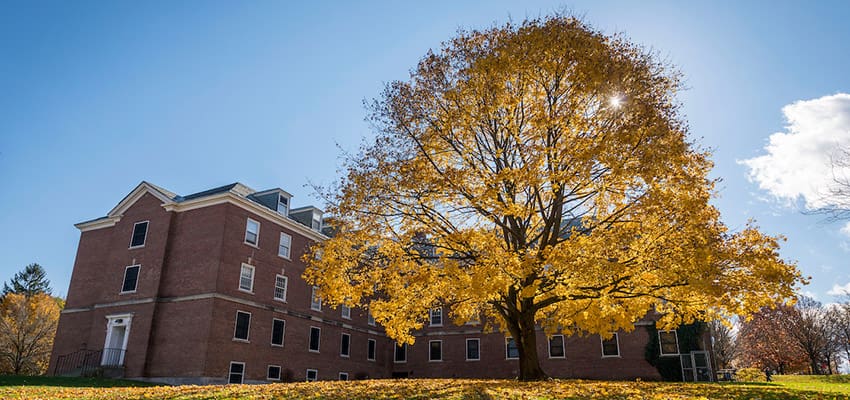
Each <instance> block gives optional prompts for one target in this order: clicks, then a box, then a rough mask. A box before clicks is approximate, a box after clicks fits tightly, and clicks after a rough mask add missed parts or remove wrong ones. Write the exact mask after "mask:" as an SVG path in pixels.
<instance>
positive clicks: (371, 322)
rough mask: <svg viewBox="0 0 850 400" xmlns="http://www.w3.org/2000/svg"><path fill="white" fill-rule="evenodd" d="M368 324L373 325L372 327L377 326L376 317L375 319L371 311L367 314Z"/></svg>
mask: <svg viewBox="0 0 850 400" xmlns="http://www.w3.org/2000/svg"><path fill="white" fill-rule="evenodd" d="M367 311H368V310H367ZM366 323H367V324H369V325H371V326H375V317H373V316H372V312H371V311H369V312H368V313H367V314H366Z"/></svg>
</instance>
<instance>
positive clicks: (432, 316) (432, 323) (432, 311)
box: [428, 307, 443, 326]
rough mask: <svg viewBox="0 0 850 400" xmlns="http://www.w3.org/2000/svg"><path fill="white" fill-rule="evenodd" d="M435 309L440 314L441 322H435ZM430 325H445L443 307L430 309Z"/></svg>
mask: <svg viewBox="0 0 850 400" xmlns="http://www.w3.org/2000/svg"><path fill="white" fill-rule="evenodd" d="M435 311H437V312H438V314H439V315H440V322H438V323H436V324H435V323H434V314H435ZM428 326H443V307H436V308H432V309H430V310H428Z"/></svg>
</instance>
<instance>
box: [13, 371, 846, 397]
mask: <svg viewBox="0 0 850 400" xmlns="http://www.w3.org/2000/svg"><path fill="white" fill-rule="evenodd" d="M0 399H98V400H105V399H180V400H183V399H185V400H189V399H317V400H318V399H322V400H331V399H345V400H349V399H352V400H353V399H397V400H408V399H417V400H420V399H421V400H425V399H452V400H466V399H471V400H492V399H523V400H533V399H534V400H554V399H608V400H626V399H645V400H668V399H669V400H677V399H729V400H732V399H751V400H755V399H759V400H792V399H806V400H808V399H811V400H815V399H817V400H824V399H848V400H850V381H848V379H847V376H845V377H844V378H835V377H809V376H776V381H775V382H771V383H746V382H736V383H723V384H716V383H709V384H696V383H661V382H641V381H637V382H609V381H583V380H550V381H546V382H529V383H526V382H517V381H513V380H504V379H501V380H498V379H488V380H484V379H482V380H477V379H404V380H368V381H354V382H339V381H323V382H311V383H304V382H302V383H278V384H269V385H226V386H190V385H186V386H151V385H145V384H142V383H139V382H134V381H122V380H108V379H95V378H54V377H0Z"/></svg>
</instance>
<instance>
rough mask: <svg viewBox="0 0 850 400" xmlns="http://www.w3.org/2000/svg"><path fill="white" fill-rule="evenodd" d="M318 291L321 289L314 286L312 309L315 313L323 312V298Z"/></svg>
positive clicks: (311, 298)
mask: <svg viewBox="0 0 850 400" xmlns="http://www.w3.org/2000/svg"><path fill="white" fill-rule="evenodd" d="M318 291H319V287H318V286H313V288H312V291H311V292H310V309H311V310H313V311H322V297H321V296H319V294H318V293H316V292H318Z"/></svg>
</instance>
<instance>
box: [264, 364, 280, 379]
mask: <svg viewBox="0 0 850 400" xmlns="http://www.w3.org/2000/svg"><path fill="white" fill-rule="evenodd" d="M272 367H274V368H277V378H272V377H271V376H269V372H271V371H270V370H271V369H272ZM281 372H282V369H281V368H280V365H273V364H269V365H268V367H266V380H267V381H279V380H280V375H281Z"/></svg>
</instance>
